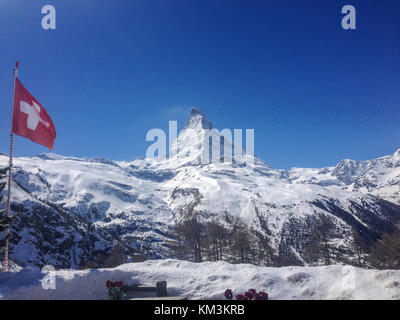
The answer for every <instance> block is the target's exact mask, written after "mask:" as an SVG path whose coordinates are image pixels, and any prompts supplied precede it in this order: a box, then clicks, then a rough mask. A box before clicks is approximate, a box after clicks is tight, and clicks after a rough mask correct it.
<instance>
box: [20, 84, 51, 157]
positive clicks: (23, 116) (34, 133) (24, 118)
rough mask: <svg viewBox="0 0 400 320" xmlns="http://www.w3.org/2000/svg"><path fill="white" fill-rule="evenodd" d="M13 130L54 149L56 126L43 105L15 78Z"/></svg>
mask: <svg viewBox="0 0 400 320" xmlns="http://www.w3.org/2000/svg"><path fill="white" fill-rule="evenodd" d="M14 94H15V95H14V108H13V109H14V111H13V122H12V132H13V133H15V134H17V135H19V136H22V137H25V138H28V139H30V140H31V141H33V142H36V143H39V144H41V145H43V146H45V147H48V148H49V149H50V151H51V150H52V149H53V144H54V139H55V138H56V128H55V127H54V123H53V121H51V119H50V117H49V115H48V114H47V112H46V110H45V109H44V108H43V106H42V105H41V104H40V103H39V101H37V100H36V99H35V98H34V97H33V96H32V95H31V94H30V92H29V91H28V90H27V89H26V88H25V87H24V86H23V85H22V83H21V81H19V79H18V78H16V79H15V93H14Z"/></svg>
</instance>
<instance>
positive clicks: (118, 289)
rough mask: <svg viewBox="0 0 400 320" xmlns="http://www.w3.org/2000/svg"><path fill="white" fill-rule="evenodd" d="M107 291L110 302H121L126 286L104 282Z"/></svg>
mask: <svg viewBox="0 0 400 320" xmlns="http://www.w3.org/2000/svg"><path fill="white" fill-rule="evenodd" d="M106 287H107V290H108V296H109V297H110V299H112V300H122V299H124V298H125V297H126V292H125V291H126V290H125V289H126V286H125V285H124V283H123V282H122V281H110V280H108V281H107V282H106Z"/></svg>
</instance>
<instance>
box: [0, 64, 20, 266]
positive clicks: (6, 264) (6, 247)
mask: <svg viewBox="0 0 400 320" xmlns="http://www.w3.org/2000/svg"><path fill="white" fill-rule="evenodd" d="M18 66H19V61H17V62H16V63H15V69H14V89H13V105H12V115H11V133H10V165H9V169H8V195H7V213H6V215H7V217H9V216H10V214H11V212H10V211H11V183H12V166H13V152H14V130H13V123H14V121H13V120H14V101H15V83H16V80H17V77H18ZM9 234H10V227H8V228H7V230H6V243H5V251H4V266H3V270H4V272H7V271H8V237H9Z"/></svg>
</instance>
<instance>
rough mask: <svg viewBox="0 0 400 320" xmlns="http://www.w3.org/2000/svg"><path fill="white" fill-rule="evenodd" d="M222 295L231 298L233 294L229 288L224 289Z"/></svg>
mask: <svg viewBox="0 0 400 320" xmlns="http://www.w3.org/2000/svg"><path fill="white" fill-rule="evenodd" d="M224 296H225V298H227V299H229V300H232V297H233V294H232V290H231V289H226V290H225V292H224Z"/></svg>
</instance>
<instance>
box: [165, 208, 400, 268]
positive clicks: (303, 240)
mask: <svg viewBox="0 0 400 320" xmlns="http://www.w3.org/2000/svg"><path fill="white" fill-rule="evenodd" d="M209 215H210V214H208V213H205V212H192V213H190V214H187V213H186V214H185V215H184V216H185V219H184V220H181V221H178V222H176V223H175V225H174V227H173V228H172V234H173V236H174V237H175V238H176V241H175V242H171V243H170V247H171V249H172V251H173V256H174V257H176V258H179V259H185V260H191V261H194V262H202V261H219V260H223V261H227V262H230V263H252V264H256V265H262V266H274V267H281V266H290V265H304V264H308V265H330V264H332V263H338V262H340V263H345V264H350V265H354V266H358V267H363V268H379V269H388V268H390V269H400V229H399V230H398V231H396V232H394V233H392V234H384V235H383V236H382V237H381V238H380V239H378V240H377V241H376V242H375V243H371V242H369V241H366V240H365V236H363V235H362V234H361V233H360V232H359V231H358V230H356V229H355V228H352V230H351V239H349V241H350V242H351V243H352V248H351V251H344V249H343V248H342V247H341V246H340V245H338V244H337V243H335V242H332V238H333V236H334V235H336V237H338V234H337V233H336V234H335V232H337V230H335V226H334V224H333V222H332V220H331V219H330V218H329V217H327V216H325V215H316V216H310V217H308V218H306V221H305V225H306V228H305V231H304V234H300V232H299V231H298V232H297V234H296V237H284V236H282V239H281V241H280V242H279V243H278V245H277V246H276V248H274V246H273V245H272V244H271V240H270V237H268V235H266V234H265V233H262V232H260V231H257V230H255V229H254V228H252V227H249V226H248V225H246V224H245V223H244V221H242V219H241V218H240V217H233V216H232V215H230V214H229V213H227V212H225V214H224V217H223V219H222V220H217V219H215V218H214V219H211V220H207V219H203V218H204V217H206V216H209ZM346 235H347V234H345V233H343V235H342V236H343V237H345V236H346ZM340 236H341V234H339V237H340ZM347 237H348V235H347ZM293 247H295V249H296V251H297V253H296V252H295V251H294V250H293ZM298 252H300V253H301V257H299V255H298Z"/></svg>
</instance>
